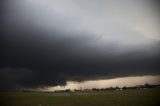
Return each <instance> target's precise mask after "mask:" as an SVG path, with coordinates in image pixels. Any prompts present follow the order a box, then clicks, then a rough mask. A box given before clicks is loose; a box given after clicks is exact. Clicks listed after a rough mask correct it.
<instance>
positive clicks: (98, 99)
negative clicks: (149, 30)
mask: <svg viewBox="0 0 160 106" xmlns="http://www.w3.org/2000/svg"><path fill="white" fill-rule="evenodd" d="M158 104H160V89H159V88H157V89H145V90H126V91H108V92H92V93H59V94H55V93H42V92H41V93H40V92H39V93H38V92H34V93H33V92H30V93H29V92H28V93H27V92H26V93H25V92H1V93H0V106H160V105H158Z"/></svg>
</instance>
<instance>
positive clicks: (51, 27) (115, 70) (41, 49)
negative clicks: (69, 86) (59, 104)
mask: <svg viewBox="0 0 160 106" xmlns="http://www.w3.org/2000/svg"><path fill="white" fill-rule="evenodd" d="M155 4H156V3H155V2H154V1H151V0H121V1H117V0H7V1H5V2H3V6H2V9H1V10H2V13H3V14H2V15H1V20H2V27H3V28H2V36H1V38H2V39H3V41H2V44H3V46H2V50H3V51H4V52H3V53H2V54H1V56H2V57H3V60H4V61H1V63H2V64H1V68H0V70H1V71H0V73H1V76H3V78H2V79H3V81H1V83H4V82H6V84H4V85H3V86H4V88H5V86H6V88H10V87H11V88H12V86H14V87H21V86H22V87H38V86H48V85H61V84H66V81H67V80H76V81H79V80H89V79H99V78H101V77H102V76H106V78H113V77H123V76H135V75H155V74H159V69H160V67H159V65H158V64H159V58H160V55H159V51H160V47H159V44H160V30H159V25H160V24H159V15H160V14H159V13H158V8H157V7H156V5H155ZM15 72H24V73H27V74H25V75H26V76H25V77H24V75H23V74H15ZM8 77H11V78H12V79H14V80H12V79H11V80H10V81H7V80H8V79H7V78H8ZM33 79H35V81H34V82H32V80H33ZM40 79H41V81H39V80H40ZM10 83H12V84H10ZM10 85H12V86H10Z"/></svg>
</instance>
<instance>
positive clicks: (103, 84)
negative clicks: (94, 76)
mask: <svg viewBox="0 0 160 106" xmlns="http://www.w3.org/2000/svg"><path fill="white" fill-rule="evenodd" d="M146 83H148V84H160V76H159V75H157V76H151V75H146V76H130V77H119V78H114V79H103V80H89V81H84V82H76V81H67V84H66V85H65V86H59V85H58V86H54V87H46V88H39V89H38V90H41V91H55V90H65V89H71V90H74V89H92V88H107V87H117V86H118V87H124V86H136V85H144V84H146Z"/></svg>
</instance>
